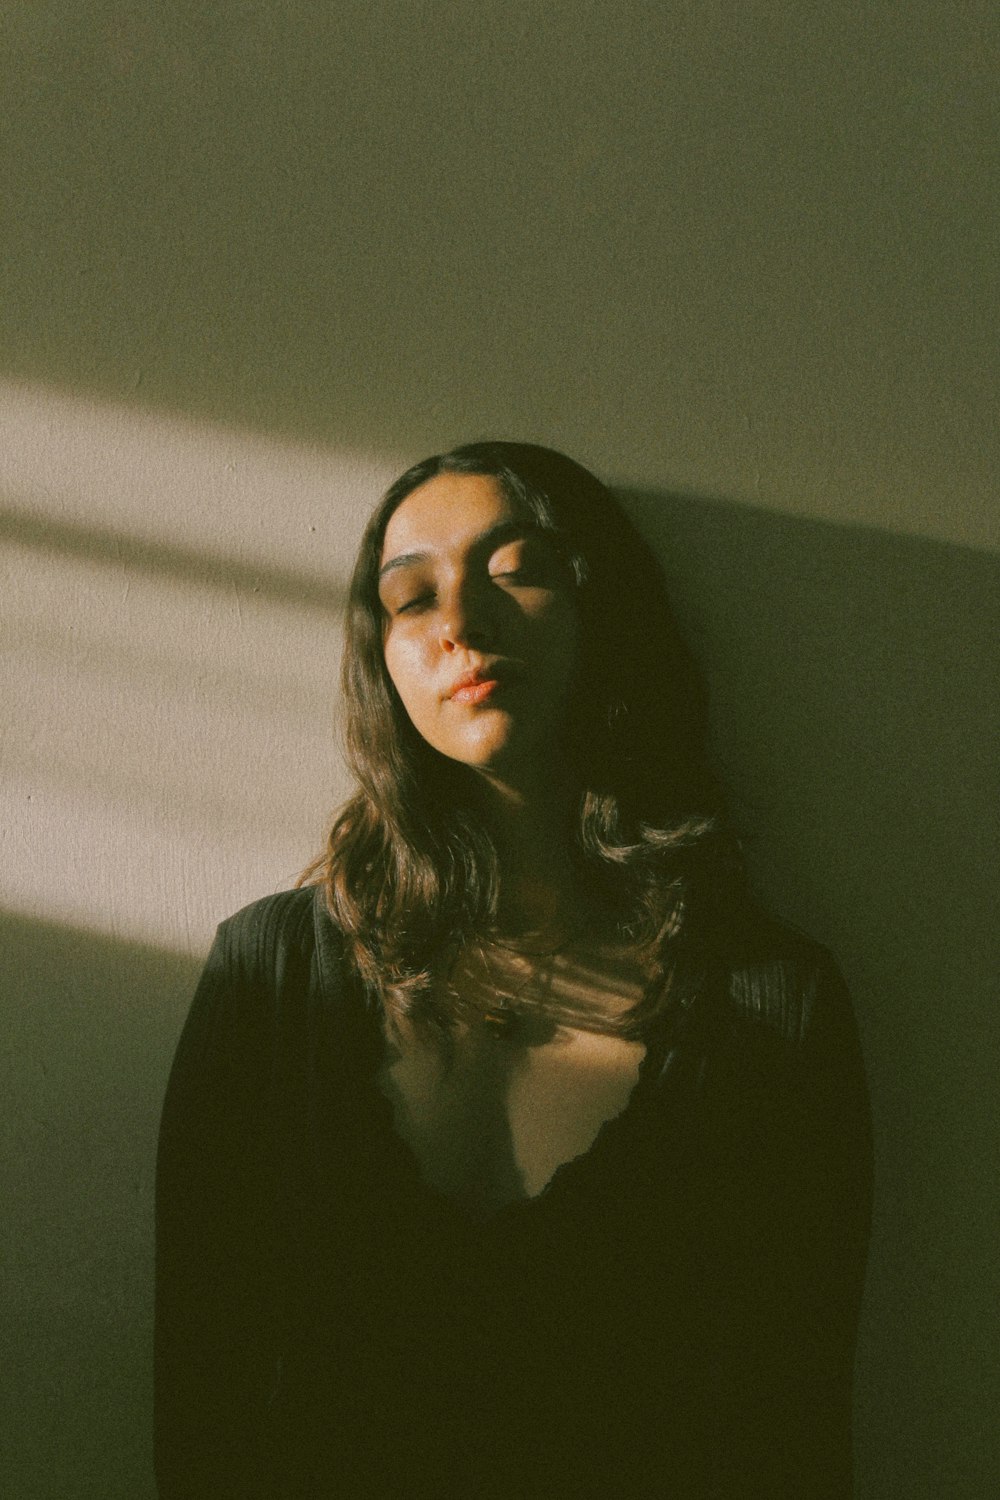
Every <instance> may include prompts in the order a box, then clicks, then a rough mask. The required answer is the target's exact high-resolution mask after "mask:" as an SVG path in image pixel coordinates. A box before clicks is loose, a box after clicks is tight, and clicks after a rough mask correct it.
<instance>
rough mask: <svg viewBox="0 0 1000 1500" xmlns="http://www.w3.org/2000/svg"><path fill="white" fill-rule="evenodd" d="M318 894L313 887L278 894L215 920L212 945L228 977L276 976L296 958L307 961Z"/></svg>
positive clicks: (257, 977)
mask: <svg viewBox="0 0 1000 1500" xmlns="http://www.w3.org/2000/svg"><path fill="white" fill-rule="evenodd" d="M316 904H317V892H316V888H315V887H313V886H303V887H300V888H298V889H296V890H291V891H277V892H275V893H274V894H273V895H270V896H263V897H261V898H260V899H259V900H257V901H251V902H250V904H249V905H247V906H244V907H241V908H240V910H239V911H237V912H234V913H233V914H232V916H230V917H227V918H226V919H225V921H223V922H220V924H219V929H218V933H217V935H216V945H217V947H219V948H220V949H221V956H222V957H223V959H224V962H225V966H226V969H227V971H228V973H229V975H230V976H231V978H233V979H240V980H243V981H254V980H261V979H264V978H265V977H267V976H276V975H278V974H279V973H280V972H282V971H283V970H284V969H285V968H286V967H287V966H288V964H289V963H292V964H294V963H295V962H296V960H299V961H303V960H304V961H305V962H307V963H308V961H309V959H310V957H311V954H312V950H313V947H314V945H315V926H316V922H315V908H316Z"/></svg>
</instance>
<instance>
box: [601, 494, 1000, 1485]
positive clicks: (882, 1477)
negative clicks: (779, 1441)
mask: <svg viewBox="0 0 1000 1500" xmlns="http://www.w3.org/2000/svg"><path fill="white" fill-rule="evenodd" d="M626 502H627V505H628V508H629V510H630V512H631V514H632V515H633V517H634V518H635V520H636V522H637V524H638V525H639V527H640V529H641V530H642V531H643V532H644V534H645V535H646V536H647V538H648V539H649V540H650V541H651V542H652V544H653V546H654V548H655V550H656V552H657V555H658V556H659V557H660V558H661V560H662V563H663V567H664V571H665V574H666V576H667V580H668V583H669V586H670V589H671V592H672V595H673V598H674V601H675V604H676V608H677V612H678V615H679V617H680V620H681V623H682V626H683V628H684V631H685V633H686V635H687V637H688V639H689V640H690V641H691V643H692V645H693V646H694V647H695V650H696V654H697V655H698V657H699V658H700V660H701V662H702V663H703V665H704V668H705V670H706V674H707V677H708V681H709V688H710V693H711V700H712V720H713V726H714V740H715V745H716V753H717V758H718V761H719V764H720V766H721V768H722V770H723V772H724V775H725V778H726V781H727V784H728V785H729V787H730V788H731V790H732V796H733V810H734V813H735V816H736V818H737V821H738V824H739V826H740V827H741V829H742V831H743V833H744V835H745V838H746V848H747V854H748V858H749V861H750V865H751V869H752V872H753V874H754V876H755V879H756V883H757V885H758V888H759V890H760V891H761V893H762V895H763V896H764V897H765V899H766V900H767V901H768V903H769V904H770V905H772V906H773V907H774V909H775V910H777V911H778V912H779V913H780V914H782V915H784V916H786V917H788V918H790V919H791V920H793V921H796V922H798V923H799V924H800V925H802V926H804V927H806V928H807V929H809V930H810V931H812V932H813V933H814V935H815V936H817V937H819V938H821V939H822V940H823V941H825V942H827V943H829V944H830V945H831V946H832V947H833V949H834V950H835V952H836V953H837V955H838V957H839V959H840V961H841V964H842V966H843V968H844V971H845V974H846V976H847V979H848V981H849V983H850V984H851V987H852V990H853V993H854V996H855V1003H856V1007H857V1010H858V1014H859V1021H860V1024H861V1029H862V1034H863V1041H864V1046H865V1054H866V1059H867V1065H868V1069H869V1075H870V1083H871V1088H872V1095H873V1109H874V1121H875V1133H876V1161H877V1202H876V1218H875V1228H874V1239H873V1246H872V1257H871V1270H870V1277H869V1286H868V1294H867V1299H866V1317H865V1327H864V1338H863V1347H862V1353H861V1362H860V1370H859V1378H860V1391H859V1408H860V1429H859V1472H860V1476H861V1484H860V1488H859V1493H860V1494H861V1495H863V1496H871V1497H873V1500H874V1497H890V1496H892V1497H894V1496H897V1495H907V1496H909V1497H916V1496H926V1497H928V1500H930V1497H931V1496H935V1495H941V1494H947V1495H949V1496H950V1497H951V1496H955V1497H957V1496H962V1497H968V1500H980V1497H981V1496H982V1495H983V1494H985V1493H988V1492H989V1491H990V1490H991V1488H992V1479H991V1477H990V1476H991V1475H992V1476H994V1477H995V1476H996V1474H997V1473H1000V1468H998V1461H1000V1451H998V1443H997V1431H996V1427H995V1423H994V1422H993V1417H992V1416H991V1413H995V1411H996V1410H997V1409H998V1405H1000V1389H998V1387H997V1372H996V1366H995V1359H994V1351H993V1347H992V1343H993V1341H992V1337H991V1333H990V1330H991V1328H992V1327H993V1320H994V1311H993V1309H994V1308H995V1305H996V1296H997V1292H998V1290H1000V1285H998V1272H1000V1257H998V1253H997V1244H996V1235H995V1230H994V1228H993V1227H991V1224H990V1218H991V1213H990V1209H989V1205H990V1204H991V1203H992V1202H993V1201H994V1200H995V1183H994V1176H995V1172H994V1167H993V1163H995V1161H996V1159H997V1151H998V1146H1000V1142H998V1139H997V1136H998V1123H1000V1110H998V1107H997V1103H996V1099H997V1090H996V1082H995V1058H996V1055H997V1049H996V1045H995V1044H996V1040H997V1005H996V989H995V985H996V949H995V929H996V869H997V864H998V852H1000V843H998V838H997V834H998V798H997V788H998V787H1000V758H998V756H1000V703H998V700H997V694H996V683H997V682H998V681H1000V660H998V657H1000V561H998V560H997V559H995V558H992V557H989V556H988V555H984V554H981V553H975V552H972V551H966V550H964V549H962V548H958V547H953V546H948V545H945V544H940V543H936V542H931V541H926V540H920V539H913V538H904V537H892V536H887V535H886V534H884V533H882V532H877V531H866V530H861V529H857V528H845V527H840V526H834V525H829V524H825V523H817V522H813V521H804V520H797V519H794V518H791V517H787V516H776V515H774V514H771V513H767V512H763V511H755V510H752V509H748V508H747V507H745V506H742V505H740V506H735V505H729V504H722V503H715V502H707V501H702V500H693V499H691V498H685V497H677V496H665V495H659V494H649V493H641V494H640V493H632V494H629V495H628V496H627V497H626Z"/></svg>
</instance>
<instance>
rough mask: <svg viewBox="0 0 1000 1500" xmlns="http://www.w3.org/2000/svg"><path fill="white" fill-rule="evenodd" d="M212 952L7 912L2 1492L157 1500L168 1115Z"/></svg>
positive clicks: (3, 940) (1, 942)
mask: <svg viewBox="0 0 1000 1500" xmlns="http://www.w3.org/2000/svg"><path fill="white" fill-rule="evenodd" d="M198 969H199V964H198V963H197V962H196V961H195V960H192V959H189V958H184V957H183V956H180V955H177V954H173V953H166V952H163V951H161V950H159V949H157V948H154V947H149V946H144V945H142V944H138V943H131V942H128V943H123V942H117V941H115V940H113V939H110V938H103V937H100V936H97V935H95V934H93V933H88V932H83V931H79V930H77V929H74V928H71V927H64V926H59V925H56V924H53V923H47V922H38V921H31V920H28V919H26V918H22V917H19V916H13V915H10V914H6V913H5V914H3V915H2V916H0V979H2V993H3V997H4V1021H5V1033H6V1037H7V1044H8V1045H7V1048H6V1049H5V1050H6V1053H7V1058H8V1062H7V1064H6V1065H5V1070H4V1071H5V1073H6V1075H7V1076H6V1078H5V1080H4V1085H3V1094H4V1098H5V1101H6V1105H7V1108H8V1110H9V1111H10V1121H11V1124H10V1126H9V1127H8V1129H7V1130H6V1131H5V1135H6V1138H7V1153H6V1165H5V1168H4V1179H5V1180H4V1184H3V1189H2V1197H3V1203H4V1217H5V1221H6V1228H5V1234H4V1239H5V1245H4V1263H5V1276H4V1283H5V1293H4V1306H5V1312H4V1322H5V1325H6V1326H5V1330H4V1333H3V1340H2V1342H3V1348H4V1363H5V1369H6V1374H5V1387H6V1392H5V1418H6V1424H7V1426H6V1431H5V1435H4V1444H3V1448H4V1452H3V1458H2V1460H0V1475H2V1482H0V1488H2V1490H3V1492H4V1494H7V1495H12V1496H13V1495H16V1496H18V1500H56V1497H64V1496H65V1497H72V1500H91V1497H92V1500H152V1496H153V1495H154V1493H155V1492H154V1487H153V1480H152V1456H151V1454H152V1448H151V1414H150V1398H151V1371H150V1360H151V1335H152V1306H151V1287H152V1265H153V1261H152V1251H153V1186H154V1165H155V1147H156V1125H157V1120H158V1117H159V1109H160V1103H161V1100H162V1096H163V1090H164V1087H165V1083H166V1076H167V1070H168V1068H169V1064H170V1059H171V1056H172V1052H173V1047H174V1045H175V1043H176V1039H177V1035H178V1032H179V1028H180V1024H181V1019H182V1017H183V1015H184V1013H185V1011H186V1007H187V1005H188V1002H189V999H190V995H191V993H192V991H193V988H194V984H195V981H196V978H197V973H198Z"/></svg>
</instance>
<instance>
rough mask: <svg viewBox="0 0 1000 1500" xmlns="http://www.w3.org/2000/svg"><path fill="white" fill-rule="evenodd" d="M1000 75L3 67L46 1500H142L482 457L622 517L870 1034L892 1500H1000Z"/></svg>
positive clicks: (285, 34)
mask: <svg viewBox="0 0 1000 1500" xmlns="http://www.w3.org/2000/svg"><path fill="white" fill-rule="evenodd" d="M997 19H998V18H997V16H996V13H995V10H994V8H992V7H989V6H986V5H985V4H978V3H970V4H963V5H961V6H956V7H946V6H940V5H938V4H935V3H931V0H913V3H911V4H909V5H895V4H888V3H886V4H881V5H872V6H864V7H862V6H856V5H852V4H848V3H846V0H831V3H829V4H827V5H825V6H812V5H806V4H804V3H801V0H791V3H788V4H782V5H778V4H773V3H768V4H765V3H762V0H751V3H739V4H738V3H735V0H728V3H723V0H703V3H700V4H697V5H694V4H688V3H681V0H664V3H655V4H654V3H641V0H617V3H616V4H611V3H610V0H578V3H569V0H549V3H544V4H543V3H529V0H508V3H504V4H499V3H489V0H486V3H473V0H451V3H438V0H412V3H405V0H364V3H362V0H342V3H339V4H337V5H335V6H332V5H327V4H324V3H320V0H312V3H306V0H289V3H286V4H282V5H280V6H279V5H274V4H271V3H266V0H220V3H217V4H214V5H210V6H205V5H202V4H195V3H193V0H134V3H124V0H91V3H89V4H88V5H87V6H79V5H76V4H72V3H70V0H36V3H33V4H31V5H21V6H14V7H8V8H7V9H6V11H5V13H4V14H3V16H2V17H0V37H2V40H3V47H4V54H5V58H6V77H5V84H4V98H5V114H6V116H7V126H8V129H7V132H6V144H5V183H4V188H3V203H4V209H3V213H2V215H0V243H2V263H3V268H4V269H3V282H4V291H3V326H2V342H0V424H2V429H3V432H2V443H0V532H2V541H3V558H4V561H3V575H2V579H3V582H2V599H3V607H2V627H0V649H2V652H3V659H4V669H5V678H4V702H5V704H6V705H7V706H8V712H7V714H6V715H5V718H4V724H3V730H2V739H0V752H2V756H3V764H4V776H3V797H4V808H3V823H2V851H3V859H2V862H0V881H2V893H0V909H2V921H3V932H4V941H3V946H2V956H0V971H2V978H3V987H4V988H3V1015H4V1025H5V1031H6V1032H7V1036H8V1039H9V1045H8V1047H7V1048H6V1049H5V1051H6V1055H7V1063H6V1069H7V1077H6V1079H5V1081H4V1083H3V1088H2V1097H3V1100H4V1106H5V1113H6V1114H7V1122H6V1123H5V1126H4V1132H3V1139H4V1144H5V1162H4V1171H5V1180H4V1184H3V1188H2V1191H3V1201H4V1204H5V1207H6V1209H7V1212H6V1213H5V1221H6V1223H5V1229H4V1237H5V1239H4V1252H5V1282H6V1285H7V1288H8V1296H7V1298H6V1299H5V1301H6V1304H7V1306H6V1310H5V1314H4V1316H5V1318H6V1319H7V1320H8V1323H9V1326H8V1328H7V1329H6V1330H5V1331H4V1334H3V1346H4V1349H5V1351H6V1355H5V1362H6V1364H7V1368H8V1372H9V1373H8V1384H7V1390H6V1392H5V1410H4V1419H3V1420H4V1425H5V1428H6V1429H7V1430H6V1431H5V1433H4V1441H3V1443H2V1445H0V1451H2V1452H3V1457H2V1459H0V1465H2V1466H3V1468H2V1469H0V1488H2V1489H3V1491H4V1493H10V1494H11V1495H16V1496H18V1497H19V1500H22V1497H23V1500H75V1497H85V1496H86V1497H90V1496H95V1497H101V1500H146V1497H149V1496H151V1495H152V1492H153V1491H152V1481H151V1477H150V1468H149V1433H148V1423H149V1335H150V1307H149V1298H150V1281H151V1250H152V1225H151V1207H152V1196H151V1195H152V1167H153V1156H154V1150H155V1134H156V1125H157V1116H158V1110H159V1105H160V1101H161V1098H162V1092H163V1087H164V1083H165V1078H166V1071H167V1068H168V1066H169V1061H170V1057H171V1053H172V1049H173V1046H174V1044H175V1041H176V1037H177V1034H178V1030H179V1027H180V1024H181V1021H182V1019H183V1015H184V1012H185V1008H186V1005H187V1002H188V998H189V995H190V992H191V987H192V984H193V981H194V978H195V976H196V974H197V970H198V965H199V962H200V960H201V958H202V957H203V955H204V952H205V950H206V947H207V944H208V941H209V939H210V937H211V933H212V930H213V928H214V925H215V923H216V922H217V921H218V920H219V919H220V918H221V917H222V916H224V915H226V914H227V913H228V912H230V911H232V910H233V909H235V908H236V907H238V906H239V905H241V904H243V903H244V902H245V901H248V900H250V899H252V898H253V897H255V896H257V895H261V894H264V893H265V892H267V891H269V890H274V889H278V888H280V887H282V886H286V885H288V884H290V883H291V882H292V880H293V879H294V877H295V875H296V874H297V873H298V871H299V870H300V869H301V868H302V866H303V865H304V864H305V863H306V861H307V860H308V859H309V858H310V856H311V855H312V854H313V853H314V852H315V851H316V849H317V847H318V845H319V842H320V839H321V837H322V832H323V825H324V822H325V820H326V818H327V815H328V812H329V810H330V809H331V808H332V807H333V806H334V805H335V804H336V802H337V801H338V800H339V799H340V798H341V797H342V796H343V795H344V793H345V791H346V782H345V779H344V773H343V770H342V768H341V765H340V761H339V757H338V753H337V749H336V743H335V735H334V731H335V727H336V718H337V712H336V696H335V684H336V676H337V669H338V653H339V643H340V637H339V628H340V611H341V605H342V598H343V589H344V584H345V579H346V576H347V573H348V571H349V568H350V566H351V561H352V556H353V551H354V548H355V545H356V542H357V538H358V536H359V534H360V530H361V526H362V524H363V521H364V518H365V515H366V514H367V511H368V510H369V509H370V507H371V505H372V504H373V502H374V500H375V498H376V496H377V495H378V493H379V491H380V489H381V488H382V487H383V486H384V485H385V483H386V482H387V481H388V480H389V479H390V478H391V477H392V476H393V475H394V474H395V473H397V472H398V471H399V470H400V469H401V468H402V467H403V466H405V464H407V463H408V462H410V461H411V460H412V459H414V458H416V457H419V456H422V455H423V454H424V453H426V452H430V451H434V450H436V449H439V448H441V447H444V446H448V445H450V444H451V443H453V442H455V441H458V440H461V439H463V438H469V437H476V436H483V435H496V436H516V437H524V438H527V439H531V440H535V441H540V442H545V443H549V444H552V445H554V446H556V447H560V448H563V449H565V450H566V451H568V452H570V453H572V454H573V456H574V457H577V458H579V459H581V460H582V461H583V462H585V463H587V464H589V465H590V466H591V467H593V468H595V469H596V470H597V471H598V472H599V473H600V474H601V475H602V476H603V477H604V478H606V479H608V480H609V481H611V482H612V483H614V484H616V485H617V486H619V488H620V489H621V490H622V491H623V493H624V497H625V499H626V503H627V504H628V506H629V507H630V509H631V510H632V512H633V514H634V515H635V517H636V519H637V521H638V522H639V524H640V526H641V527H642V529H643V530H644V531H645V533H646V535H647V536H648V537H649V538H650V539H651V541H652V542H653V543H654V545H655V547H656V549H657V551H658V554H659V555H660V557H661V558H662V560H663V564H664V568H665V571H666V573H667V577H668V580H669V582H670V584H671V586H672V589H673V592H674V595H675V597H676V601H677V606H678V611H679V614H680V616H681V619H682V621H683V622H684V624H685V625H686V628H687V631H688V634H689V636H690V639H691V643H692V645H693V647H694V649H695V651H696V654H697V655H698V656H699V658H700V660H701V661H702V663H703V666H704V668H705V671H706V673H707V675H708V678H709V682H710V686H711V688H712V692H713V701H714V705H715V707H714V733H715V743H716V749H717V755H718V758H719V761H720V764H721V766H722V768H723V769H724V771H725V774H726V776H727V779H728V781H729V784H730V785H731V787H732V790H733V797H734V805H735V810H736V814H737V816H738V819H739V821H740V825H741V827H742V828H743V829H744V831H745V834H746V837H747V842H748V848H749V851H750V856H751V860H752V863H753V867H754V870H755V873H756V876H757V879H758V881H759V884H760V886H761V889H762V890H763V891H764V892H765V893H766V894H767V895H768V897H769V898H770V900H771V901H772V903H773V904H774V906H775V907H776V908H777V909H778V910H779V911H781V912H782V913H784V914H785V915H786V916H788V917H790V918H791V919H793V920H795V921H797V922H799V923H800V924H801V925H802V926H804V927H806V928H808V929H809V930H811V931H813V932H814V933H815V934H816V936H818V937H820V938H821V939H823V940H824V941H826V942H828V943H830V944H831V945H832V946H833V947H834V949H835V950H836V952H837V953H838V956H839V957H840V959H841V962H842V965H843V968H844V970H845V973H846V974H847V977H848V979H849V980H850V981H851V984H852V987H853V990H854V993H855V997H856V1003H857V1008H858V1012H859V1020H860V1023H861V1028H862V1033H863V1040H864V1044H865V1049H866V1057H867V1061H868V1066H869V1072H870V1078H871V1084H872V1090H873V1099H874V1109H875V1126H876V1146H877V1168H878V1183H877V1189H878V1201H877V1209H876V1225H875V1236H874V1243H873V1251H872V1263H871V1274H870V1282H869V1290H868V1296H867V1301H866V1310H865V1321H864V1329H863V1339H862V1348H861V1352H860V1357H859V1391H858V1480H859V1483H858V1490H859V1495H860V1496H861V1497H863V1500H895V1497H897V1496H898V1497H906V1500H923V1497H927V1500H930V1497H934V1500H939V1497H941V1496H947V1497H948V1500H980V1497H983V1496H986V1495H992V1494H993V1493H994V1492H995V1491H996V1489H997V1487H998V1485H1000V1463H998V1454H997V1435H996V1424H995V1420H994V1418H995V1412H996V1410H997V1408H998V1398H1000V1391H998V1390H997V1386H996V1375H995V1367H994V1361H993V1359H992V1357H991V1351H992V1349H993V1347H994V1346H995V1340H996V1326H995V1311H994V1309H995V1307H996V1305H997V1291H998V1288H997V1255H996V1240H997V1236H996V1233H995V1224H994V1223H993V1222H992V1221H991V1203H992V1198H991V1193H992V1190H993V1189H992V1173H991V1172H990V1171H989V1170H988V1168H989V1167H990V1166H991V1164H992V1162H993V1160H994V1159H995V1152H996V1110H995V1107H994V1104H993V1099H994V1096H995V1093H996V1087H995V1048H994V1051H993V1053H992V1054H991V1050H990V1049H991V1046H993V1044H994V1043H995V1039H996V1000H995V994H994V993H993V985H994V979H993V975H994V973H995V960H994V957H993V954H992V952H991V947H992V944H991V929H992V927H993V926H994V925H995V898H994V891H993V886H994V877H993V875H992V871H993V869H994V868H995V866H996V863H997V852H998V851H997V839H996V802H997V799H996V785H997V770H998V768H997V765H996V756H995V747H996V744H997V742H998V737H997V734H996V729H997V724H996V720H997V717H998V714H997V708H996V690H995V684H996V681H997V675H998V674H997V664H996V641H997V639H998V631H997V624H998V621H997V600H998V599H1000V588H998V583H1000V579H998V572H1000V568H998V565H997V558H996V553H997V551H998V550H1000V537H998V533H1000V528H998V525H997V505H996V499H995V492H996V481H997V476H998V471H1000V464H998V454H997V441H998V439H997V421H996V410H995V392H996V389H997V382H996V378H995V374H996V372H995V369H994V366H995V362H996V345H997V341H996V332H995V329H996V309H997V285H996V263H997V257H996V244H997V223H996V204H997V201H998V186H1000V184H998V181H997V177H998V174H997V166H998V154H1000V148H998V142H1000V133H998V130H997V124H998V122H997V118H996V116H997V89H996V77H997V62H998V50H1000V49H998V48H997V35H996V32H997ZM991 1382H992V1383H991Z"/></svg>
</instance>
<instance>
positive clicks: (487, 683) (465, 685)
mask: <svg viewBox="0 0 1000 1500" xmlns="http://www.w3.org/2000/svg"><path fill="white" fill-rule="evenodd" d="M499 686H500V676H499V674H498V673H497V670H496V668H495V667H480V668H479V669H478V670H477V671H475V672H466V674H465V676H464V677H460V678H459V679H458V681H457V682H455V683H453V684H452V687H451V690H450V692H449V694H448V697H449V698H450V699H451V701H452V702H453V703H485V702H486V701H487V700H488V699H489V698H491V697H492V696H493V694H494V693H495V692H496V690H497V688H498V687H499Z"/></svg>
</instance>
